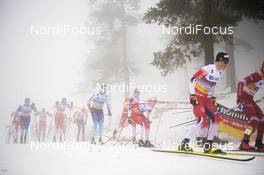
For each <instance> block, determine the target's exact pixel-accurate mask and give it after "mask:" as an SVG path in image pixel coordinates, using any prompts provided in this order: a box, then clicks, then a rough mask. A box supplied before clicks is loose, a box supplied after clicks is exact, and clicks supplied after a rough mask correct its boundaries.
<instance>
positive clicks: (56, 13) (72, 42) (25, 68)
mask: <svg viewBox="0 0 264 175" xmlns="http://www.w3.org/2000/svg"><path fill="white" fill-rule="evenodd" d="M156 2H158V1H157V0H155V1H154V0H148V1H144V2H142V3H141V5H142V7H141V9H140V13H141V15H142V14H143V12H144V11H145V10H146V9H148V8H149V7H150V6H152V5H154V4H155V3H156ZM88 9H89V8H88V2H87V1H86V0H67V1H64V0H46V1H41V0H34V1H33V0H24V1H20V0H1V1H0V26H1V28H0V38H1V40H0V79H1V91H0V106H1V108H0V115H1V116H0V117H1V119H0V123H2V125H1V126H4V125H6V124H7V123H8V121H9V119H10V113H11V112H13V111H15V110H16V109H17V107H18V105H20V104H23V102H24V98H25V97H30V98H31V100H32V101H34V102H35V103H36V104H37V106H38V107H47V108H48V109H50V108H51V107H52V106H53V105H54V103H55V101H57V100H60V99H61V98H62V97H67V98H68V99H69V100H71V101H74V103H75V104H76V105H77V106H83V105H85V103H86V101H87V100H88V98H89V95H90V93H91V89H90V87H88V85H87V91H86V92H79V88H80V83H81V82H83V79H84V77H85V76H88V77H89V78H90V79H91V81H92V80H93V76H94V75H92V74H91V75H84V73H83V70H84V65H85V64H84V63H85V61H86V58H87V55H89V53H90V51H91V49H92V46H91V45H90V44H89V42H87V36H86V35H83V34H69V33H66V34H57V35H56V34H50V35H45V34H43V35H37V34H34V33H32V32H31V26H32V25H39V26H56V25H58V24H59V25H71V26H84V25H85V24H86V23H87V22H89V17H88ZM261 26H262V27H261ZM129 30H130V31H133V32H129V35H128V48H129V49H128V52H129V53H131V54H130V55H128V59H129V60H133V63H134V64H135V65H136V66H137V67H138V69H139V70H140V73H139V74H138V75H137V76H132V77H131V81H132V82H136V83H137V84H141V83H142V84H147V83H150V84H166V85H167V88H168V89H167V90H168V91H167V92H166V93H163V94H159V93H156V94H155V95H157V96H158V98H160V99H163V100H177V99H179V98H180V97H186V96H187V94H186V92H187V90H186V88H183V85H184V84H185V83H186V82H187V81H188V80H189V78H190V76H191V74H192V73H193V72H194V71H195V70H197V69H198V67H199V66H201V65H202V64H203V63H202V62H201V61H200V60H199V59H198V58H196V59H194V60H196V61H194V62H192V63H188V68H187V71H188V74H187V75H188V76H189V77H187V78H186V77H185V70H184V69H180V70H178V71H176V72H175V73H173V74H170V75H168V76H167V77H165V78H164V77H162V76H161V75H160V72H159V70H158V69H157V68H156V67H154V66H153V65H151V64H150V62H151V61H152V60H153V52H156V51H159V50H162V49H164V47H165V46H166V45H167V43H168V40H167V39H166V36H164V34H162V32H161V31H162V29H161V27H160V26H158V25H156V24H152V25H150V24H145V23H144V22H142V23H139V24H138V25H137V26H136V27H133V28H130V29H129ZM235 38H240V39H243V40H245V41H247V42H248V43H249V44H250V45H251V47H252V49H251V50H247V49H246V48H243V47H241V46H238V47H236V48H235V61H236V65H235V68H236V75H237V77H236V79H237V80H239V79H241V78H242V77H243V76H245V75H247V74H249V73H250V72H252V71H254V70H257V69H259V67H260V63H261V62H262V61H263V60H264V47H263V40H264V24H263V23H260V25H259V26H256V24H255V23H253V22H252V21H245V22H243V23H240V24H239V26H238V27H237V28H236V31H235ZM222 49H223V46H222V45H219V46H218V47H217V48H216V50H215V53H216V52H217V51H220V50H222ZM132 53H133V54H132ZM95 59H96V58H95ZM197 60H198V61H197ZM90 61H91V62H92V61H94V60H90ZM88 62H89V60H88ZM262 92H263V91H262ZM262 92H261V93H262ZM114 95H116V96H118V98H114ZM122 95H123V94H111V98H112V104H113V105H112V106H114V107H116V108H118V109H116V110H115V112H116V113H118V111H119V110H121V108H122V107H121V106H118V104H121V103H122V101H121V97H122ZM148 95H151V94H145V97H147V96H148ZM113 99H115V100H113ZM115 104H116V105H115Z"/></svg>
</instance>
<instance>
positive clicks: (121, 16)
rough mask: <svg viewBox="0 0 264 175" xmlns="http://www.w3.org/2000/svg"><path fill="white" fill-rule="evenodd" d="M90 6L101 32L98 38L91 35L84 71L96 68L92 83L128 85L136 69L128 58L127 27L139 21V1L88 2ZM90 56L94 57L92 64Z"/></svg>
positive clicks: (105, 0)
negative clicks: (91, 45)
mask: <svg viewBox="0 0 264 175" xmlns="http://www.w3.org/2000/svg"><path fill="white" fill-rule="evenodd" d="M90 5H92V9H91V11H92V12H91V14H90V16H91V17H92V19H93V20H94V21H96V23H97V24H98V25H100V26H103V28H104V31H103V33H102V34H101V37H100V38H99V39H98V38H90V40H92V43H93V45H94V49H93V50H92V52H91V54H90V55H89V56H88V58H87V60H89V61H87V63H86V65H87V66H86V72H90V70H93V71H95V73H96V75H97V76H96V77H95V78H94V79H93V80H94V82H104V83H119V82H125V85H126V86H127V87H129V76H130V75H131V74H137V73H138V70H137V69H136V68H135V67H134V66H133V64H132V63H131V62H130V61H129V60H128V57H127V30H128V28H129V27H130V26H135V25H136V24H137V23H138V17H137V15H136V11H137V10H138V9H139V0H100V1H90ZM91 59H95V60H94V61H93V62H92V63H91V62H90V60H91ZM128 90H129V89H128ZM125 94H126V95H127V94H128V91H126V92H125Z"/></svg>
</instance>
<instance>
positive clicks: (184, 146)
mask: <svg viewBox="0 0 264 175" xmlns="http://www.w3.org/2000/svg"><path fill="white" fill-rule="evenodd" d="M178 150H180V151H193V149H192V148H191V147H190V139H187V138H185V139H183V141H182V142H181V144H180V145H179V147H178Z"/></svg>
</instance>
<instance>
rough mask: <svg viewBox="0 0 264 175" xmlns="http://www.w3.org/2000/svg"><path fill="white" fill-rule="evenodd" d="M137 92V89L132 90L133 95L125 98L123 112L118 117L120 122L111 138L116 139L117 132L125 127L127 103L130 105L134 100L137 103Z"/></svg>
mask: <svg viewBox="0 0 264 175" xmlns="http://www.w3.org/2000/svg"><path fill="white" fill-rule="evenodd" d="M139 93H140V92H139V91H138V89H135V90H134V93H133V95H132V96H131V95H130V96H127V97H126V98H125V101H124V103H123V111H122V114H121V117H120V121H119V124H118V127H117V128H116V129H115V130H114V132H113V138H116V134H117V132H118V131H120V130H121V129H122V128H124V127H125V125H126V123H127V121H128V120H127V119H128V105H129V103H132V102H133V101H134V100H135V101H139V99H138V98H139ZM133 141H134V142H135V141H136V140H135V139H133Z"/></svg>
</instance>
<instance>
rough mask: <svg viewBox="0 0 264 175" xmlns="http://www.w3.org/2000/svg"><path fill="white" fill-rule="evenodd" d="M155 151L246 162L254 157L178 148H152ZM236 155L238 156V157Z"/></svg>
mask: <svg viewBox="0 0 264 175" xmlns="http://www.w3.org/2000/svg"><path fill="white" fill-rule="evenodd" d="M152 151H155V152H163V153H176V154H185V155H194V156H203V157H210V158H215V159H224V160H233V161H242V162H247V161H251V160H253V159H255V156H246V155H237V154H229V153H225V154H210V153H204V152H191V151H179V150H160V149H152ZM238 156H239V157H240V158H238Z"/></svg>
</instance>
